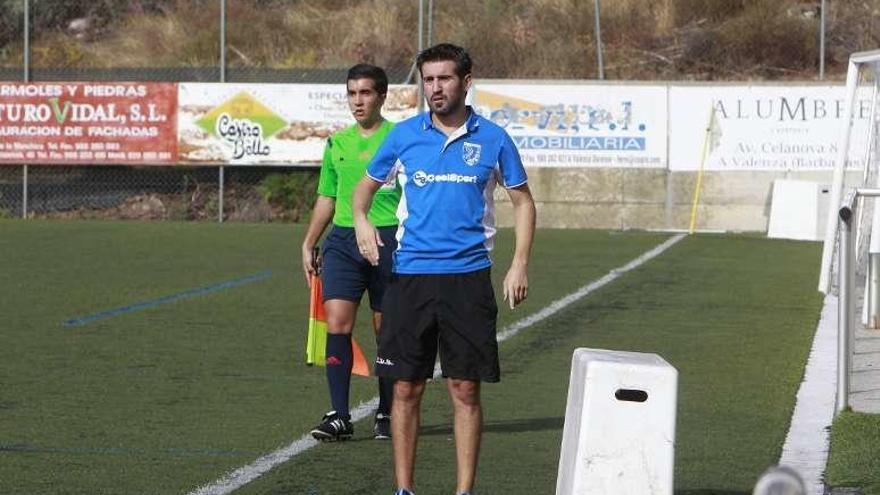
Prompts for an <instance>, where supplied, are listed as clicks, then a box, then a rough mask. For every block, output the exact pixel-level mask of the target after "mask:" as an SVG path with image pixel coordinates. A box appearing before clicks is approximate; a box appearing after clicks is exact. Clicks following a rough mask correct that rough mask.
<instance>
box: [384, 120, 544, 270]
mask: <svg viewBox="0 0 880 495" xmlns="http://www.w3.org/2000/svg"><path fill="white" fill-rule="evenodd" d="M468 112H469V116H468V118H467V121H466V122H465V123H464V125H462V126H461V127H460V128H459V129H457V130H456V131H455V132H454V133H452V134H451V135H450V136H446V134H444V133H443V132H442V131H440V130H439V129H437V128H436V127H434V124H433V122H432V121H431V114H430V113H429V112H426V113H423V114H420V115H417V116H415V117H412V118H409V119H407V120H404V121H403V122H400V123H398V124H397V125H396V126H395V127H394V129H392V130H391V132H389V133H388V136H387V137H386V138H385V142H384V143H383V144H382V146H381V147H380V148H379V151H378V152H376V154H375V155H374V156H373V160H372V161H371V162H370V165H369V167H367V176H368V177H370V178H371V179H373V180H375V181H376V182H382V183H385V182H389V181H391V180H393V179H394V178H395V176H396V178H397V182H398V184H400V185H401V188H402V191H403V193H402V195H401V198H400V203H399V204H398V207H397V218H398V220H399V221H400V224H399V227H398V229H397V242H398V244H397V252H396V254H395V258H394V268H393V270H394V272H396V273H402V274H438V273H440V274H447V273H467V272H473V271H476V270H481V269H483V268H487V267H489V266H491V265H492V260H491V259H490V258H489V251H490V250H491V249H492V245H493V239H494V236H495V204H494V201H493V198H492V192H493V190H494V189H495V184H496V183H500V184H501V185H502V186H503V187H506V188H514V187H517V186H521V185H523V184H525V183H526V182H527V180H528V178H527V177H526V172H525V169H524V168H523V164H522V160H521V159H520V157H519V152H518V151H517V149H516V146H514V144H513V140H512V139H510V136H508V135H507V133H506V132H505V131H504V129H502V128H501V127H499V126H497V125H496V124H494V123H492V122H490V121H489V120H486V119H484V118H483V117H480V116H479V115H477V114H476V113H475V112H474V111H473V110H472V109H471V108H468Z"/></svg>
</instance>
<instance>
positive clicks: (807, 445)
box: [779, 294, 837, 495]
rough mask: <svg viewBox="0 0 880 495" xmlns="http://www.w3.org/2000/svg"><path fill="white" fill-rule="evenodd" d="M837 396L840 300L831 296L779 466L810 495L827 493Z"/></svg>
mask: <svg viewBox="0 0 880 495" xmlns="http://www.w3.org/2000/svg"><path fill="white" fill-rule="evenodd" d="M836 394H837V296H834V295H831V294H829V295H827V296H825V301H824V303H823V305H822V316H821V317H820V319H819V323H818V324H817V325H816V333H815V336H814V337H813V346H812V348H811V349H810V356H809V357H808V358H807V366H806V369H805V370H804V379H803V381H802V382H801V385H800V388H799V389H798V393H797V401H796V402H795V406H794V411H792V414H791V424H790V426H789V429H788V434H787V435H786V436H785V444H784V445H783V446H782V456H781V457H780V458H779V464H780V465H783V466H788V467H791V468H794V469H795V470H796V471H797V472H798V473H799V474H800V475H801V477H802V478H803V480H804V484H805V485H806V487H807V493H809V494H811V495H822V494H824V493H825V483H824V482H823V479H822V477H823V474H824V472H825V464H826V462H827V461H828V449H829V445H828V444H829V441H830V434H829V430H828V429H829V427H830V426H831V422H832V421H833V419H834V399H835V398H836Z"/></svg>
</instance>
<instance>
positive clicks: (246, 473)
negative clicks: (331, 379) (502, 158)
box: [189, 234, 686, 495]
mask: <svg viewBox="0 0 880 495" xmlns="http://www.w3.org/2000/svg"><path fill="white" fill-rule="evenodd" d="M685 237H686V236H685V234H678V235H675V236H673V237H670V238H669V239H666V240H665V241H663V242H662V243H660V244H658V245H657V246H655V247H654V248H653V249H651V250H650V251H647V252H645V253H643V254H642V255H640V256H639V257H638V258H636V259H634V260H632V261H630V262H629V263H627V264H625V265H623V266H621V267H619V268H614V269H612V270H611V271H610V272H608V273H607V274H605V276H603V277H602V278H599V279H597V280H594V281H592V282H590V283H589V284H587V285H585V286H583V287H581V288H580V289H578V290H576V291H574V292H572V293H571V294H569V295H567V296H565V297H563V298H561V299H557V300H556V301H553V302H552V303H550V304H549V305H547V306H545V307H544V309H542V310H540V311H538V312H537V313H534V314H532V315H530V316H527V317H525V318H523V319H521V320H517V321H515V322H514V323H512V324H510V325H508V326H507V327H505V328H504V329H502V330H501V331H500V332H498V335H497V339H498V342H499V343H501V342H504V341H505V340H507V339H509V338H511V337H513V336H514V335H516V334H518V333H519V332H521V331H523V330H525V329H526V328H528V327H530V326H532V325H534V324H535V323H538V322H539V321H541V320H544V319H546V318H548V317H550V316H552V315H554V314H556V313H558V312H559V311H561V310H562V309H563V308H565V307H566V306H568V305H570V304H572V303H574V302H576V301H578V300H579V299H582V298H584V297H586V296H588V295H589V294H591V293H593V292H595V291H597V290H599V289H601V288H602V287H604V286H606V285H608V284H610V283H611V282H613V281H615V280H617V279H618V278H620V276H621V275H623V274H624V273H627V272H629V271H632V270H635V269H636V268H638V267H640V266H642V265H643V264H645V263H647V262H648V261H650V260H652V259H654V258H656V257H657V256H659V255H660V254H662V253H663V252H664V251H666V250H667V249H669V248H670V247H672V246H673V245H675V244H676V243H677V242H678V241H680V240H682V239H684V238H685ZM438 376H439V374H438V372H437V370H435V372H434V377H435V378H437V377H438ZM378 405H379V398H378V397H373V398H372V399H370V400H368V401H366V402H362V403H360V404H358V406H357V407H355V408H354V409H353V410H352V411H351V420H352V421H353V422H357V421H360V420H362V419H364V418H367V417H369V416H371V415H372V413H373V411H375V410H376V407H377V406H378ZM316 445H318V441H317V440H315V439H313V438H312V437H311V435H309V434H305V435H303V436H302V437H300V438H299V439H298V440H296V441H294V442H293V443H291V444H290V445H288V446H286V447H282V448H280V449H278V450H276V451H274V452H270V453H269V454H266V455H264V456H262V457H260V458H258V459H257V460H255V461H254V462H252V463H250V464H248V465H247V466H242V467H240V468H238V469H236V470H235V471H232V472H231V473H227V474H226V475H224V476H223V477H222V478H220V479H219V480H217V481H214V482H213V483H210V484H208V485H205V486H203V487H200V488H198V489H196V490H194V491H192V492H190V493H189V495H226V494H228V493H231V492H233V491H235V490H237V489H239V488H241V487H242V486H244V485H246V484H248V483H250V482H251V481H254V480H255V479H257V478H259V477H260V476H262V475H263V474H265V473H266V472H268V471H269V470H271V469H273V468H274V467H275V466H278V465H279V464H283V463H285V462H287V461H289V460H290V459H291V458H293V457H294V456H297V455H299V454H301V453H303V452H305V451H306V450H309V449H311V448H312V447H314V446H316Z"/></svg>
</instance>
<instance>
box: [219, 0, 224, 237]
mask: <svg viewBox="0 0 880 495" xmlns="http://www.w3.org/2000/svg"><path fill="white" fill-rule="evenodd" d="M220 82H221V83H225V82H226V0H220ZM223 169H224V167H223V165H220V171H219V176H218V177H217V217H218V218H217V221H218V222H220V223H223V192H224V191H223V188H224V186H225V182H226V181H225V180H224V170H223Z"/></svg>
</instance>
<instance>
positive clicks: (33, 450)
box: [0, 443, 259, 457]
mask: <svg viewBox="0 0 880 495" xmlns="http://www.w3.org/2000/svg"><path fill="white" fill-rule="evenodd" d="M3 453H6V454H68V455H134V456H138V455H150V456H154V455H169V456H180V457H183V456H196V457H199V456H204V457H243V456H252V455H257V454H259V452H252V451H248V450H213V449H181V448H169V449H154V450H147V449H129V448H120V447H109V448H103V447H97V448H94V447H93V448H87V447H74V448H58V447H39V446H36V445H29V444H16V443H0V454H3Z"/></svg>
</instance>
